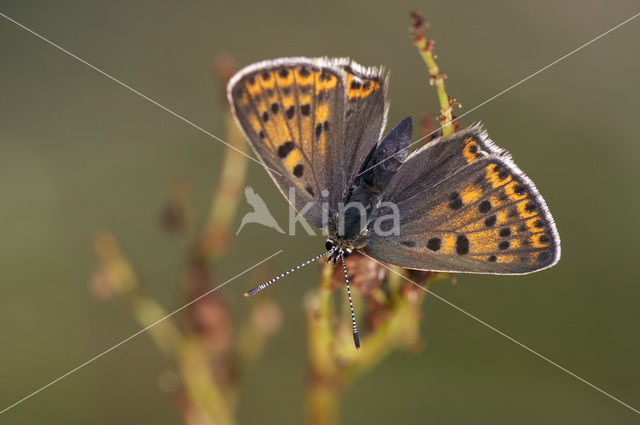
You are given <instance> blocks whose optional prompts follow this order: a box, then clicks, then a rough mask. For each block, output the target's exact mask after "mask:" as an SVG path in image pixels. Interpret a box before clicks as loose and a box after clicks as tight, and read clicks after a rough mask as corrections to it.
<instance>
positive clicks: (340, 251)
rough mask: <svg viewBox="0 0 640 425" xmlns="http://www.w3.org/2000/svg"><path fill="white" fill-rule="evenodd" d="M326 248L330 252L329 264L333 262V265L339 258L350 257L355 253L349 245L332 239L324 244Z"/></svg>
mask: <svg viewBox="0 0 640 425" xmlns="http://www.w3.org/2000/svg"><path fill="white" fill-rule="evenodd" d="M324 247H325V248H326V249H327V251H328V252H329V258H328V260H327V262H328V263H330V262H332V261H333V264H335V263H336V261H337V260H338V258H340V257H343V258H344V257H348V256H349V254H351V253H352V252H353V247H352V246H349V244H347V243H345V242H344V241H342V240H340V239H331V238H328V239H327V241H326V242H325V244H324Z"/></svg>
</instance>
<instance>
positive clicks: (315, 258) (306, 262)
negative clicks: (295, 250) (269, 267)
mask: <svg viewBox="0 0 640 425" xmlns="http://www.w3.org/2000/svg"><path fill="white" fill-rule="evenodd" d="M333 251H334V250H333V249H332V250H330V251H327V252H323V253H322V254H320V255H316V256H315V257H313V258H311V259H309V260H307V261H305V262H304V263H302V264H299V265H297V266H295V267H293V268H291V269H289V270H287V271H286V272H284V273H281V274H280V275H278V276H276V277H274V278H273V279H271V280H269V281H267V282H264V283H261V284H260V285H258V286H256V287H255V288H253V289H251V290H249V291H247V292H245V293H244V296H245V297H250V296H251V295H255V294H257V293H258V292H260V291H262V290H263V289H264V288H266V287H267V286H270V285H272V284H274V283H276V282H277V281H279V280H280V279H282V278H283V277H285V276H287V275H289V274H291V273H293V272H295V271H296V270H299V269H301V268H303V267H304V266H307V265H309V264H311V263H313V262H314V261H317V260H319V259H320V258H322V257H324V256H326V255H329V254H331V253H333Z"/></svg>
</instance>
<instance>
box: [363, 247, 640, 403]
mask: <svg viewBox="0 0 640 425" xmlns="http://www.w3.org/2000/svg"><path fill="white" fill-rule="evenodd" d="M360 252H361V253H362V254H364V255H366V256H367V257H369V258H371V259H372V260H373V261H375V262H376V263H378V264H380V265H381V266H382V267H384V268H385V269H387V270H389V271H391V272H393V273H395V274H397V275H398V276H400V277H402V278H403V279H405V280H406V281H407V282H410V283H412V284H414V285H415V286H417V287H418V288H420V289H422V290H423V291H425V292H427V293H429V295H432V296H434V297H436V298H437V299H439V300H440V301H442V302H443V303H445V304H447V305H449V306H450V307H453V308H455V309H456V310H458V311H459V312H460V313H463V314H465V315H466V316H468V317H470V318H472V319H473V320H475V321H476V322H478V323H480V324H482V325H484V326H486V327H487V328H489V329H491V330H492V331H494V332H495V333H497V334H499V335H502V336H503V337H505V338H507V339H508V340H509V341H511V342H513V343H515V344H517V345H519V346H520V347H522V348H524V349H525V350H527V351H528V352H530V353H531V354H534V355H535V356H537V357H539V358H541V359H542V360H544V361H546V362H547V363H550V364H552V365H553V366H555V367H557V368H558V369H560V370H562V371H563V372H565V373H567V374H569V375H571V376H573V377H574V378H576V379H577V380H579V381H581V382H582V383H584V384H587V385H588V386H590V387H591V388H593V389H594V390H596V391H599V392H600V393H602V394H604V395H606V396H607V397H609V398H610V399H612V400H614V401H617V402H618V403H620V404H621V405H623V406H624V407H626V408H628V409H631V410H633V411H634V412H636V413H638V414H640V411H639V410H637V409H635V408H634V407H632V406H629V405H628V404H627V403H625V402H624V401H622V400H620V399H619V398H616V397H614V396H612V395H611V394H609V393H608V392H606V391H605V390H603V389H601V388H599V387H596V386H595V385H593V384H592V383H591V382H589V381H587V380H586V379H584V378H581V377H579V376H578V375H576V374H575V373H573V372H571V371H570V370H569V369H567V368H565V367H562V366H560V365H559V364H558V363H556V362H554V361H553V360H551V359H549V358H548V357H545V356H543V355H542V354H540V353H538V352H537V351H535V350H533V349H532V348H529V347H527V346H526V345H524V344H523V343H521V342H520V341H518V340H517V339H515V338H512V337H510V336H509V335H507V334H506V333H504V332H502V331H501V330H499V329H496V328H495V327H493V326H491V325H490V324H488V323H487V322H485V321H484V320H481V319H479V318H478V317H476V316H474V315H473V314H471V313H469V312H468V311H466V310H464V309H462V308H460V307H458V306H457V305H455V304H454V303H452V302H451V301H449V300H447V299H445V298H443V297H441V296H440V295H438V294H436V293H435V292H433V291H430V290H428V289H427V288H425V287H423V286H421V285H420V284H418V283H416V282H414V281H413V280H411V279H409V278H408V277H406V276H405V275H403V274H402V273H398V272H397V271H395V270H393V269H392V268H391V267H389V266H387V265H386V264H383V263H381V262H380V261H378V260H376V259H375V258H373V257H372V256H370V255H367V254H366V253H365V252H363V251H362V250H360Z"/></svg>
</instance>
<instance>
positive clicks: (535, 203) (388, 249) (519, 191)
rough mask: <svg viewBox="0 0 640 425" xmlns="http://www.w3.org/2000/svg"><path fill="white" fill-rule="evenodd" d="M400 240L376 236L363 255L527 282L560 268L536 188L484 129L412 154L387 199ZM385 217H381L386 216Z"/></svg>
mask: <svg viewBox="0 0 640 425" xmlns="http://www.w3.org/2000/svg"><path fill="white" fill-rule="evenodd" d="M383 198H384V200H385V201H389V202H392V203H394V204H395V205H397V207H398V210H399V212H400V223H399V224H400V226H399V235H388V236H380V235H377V234H376V232H370V237H369V242H368V244H367V245H366V246H365V248H364V249H365V251H366V252H368V253H369V254H370V255H372V256H373V257H376V258H378V259H381V260H383V261H387V262H390V263H393V264H397V265H400V266H403V267H407V268H413V269H423V270H441V271H453V272H473V273H495V274H521V273H529V272H533V271H536V270H539V269H543V268H546V267H550V266H551V265H553V264H555V262H557V260H558V258H559V255H560V241H559V237H558V234H557V231H556V229H555V225H554V222H553V219H552V218H551V215H550V214H549V212H548V209H547V207H546V204H545V202H544V200H543V199H542V197H541V196H540V195H539V194H538V191H537V190H536V188H535V186H534V185H533V183H532V182H531V180H529V179H528V178H527V177H526V176H525V175H524V173H522V171H520V170H519V169H518V167H517V166H516V165H515V164H514V163H513V161H512V160H511V158H510V157H509V155H508V154H507V153H506V152H505V151H502V150H500V149H499V148H497V147H496V146H495V145H493V143H492V142H491V141H490V140H489V139H488V137H487V136H486V133H484V132H483V131H482V130H481V129H480V128H479V127H472V128H470V129H467V130H463V131H462V132H459V133H457V134H455V135H453V136H451V137H449V138H446V139H439V140H437V141H434V142H432V143H430V144H427V145H426V146H425V147H423V148H422V149H419V150H418V151H416V152H414V153H413V154H411V155H410V156H409V157H408V158H407V159H406V160H405V162H404V163H403V165H402V166H401V167H400V169H399V170H398V172H397V174H396V175H395V176H394V177H393V178H392V180H391V182H390V183H389V186H388V188H387V191H386V192H385V194H384V196H383ZM388 213H389V212H388V211H385V210H384V209H381V211H379V212H378V215H382V214H388Z"/></svg>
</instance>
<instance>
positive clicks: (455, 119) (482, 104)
mask: <svg viewBox="0 0 640 425" xmlns="http://www.w3.org/2000/svg"><path fill="white" fill-rule="evenodd" d="M638 16H640V12H639V13H636V14H635V15H633V16H632V17H630V18H629V19H626V20H624V21H623V22H620V23H619V24H618V25H616V26H615V27H613V28H611V29H609V30H608V31H605V32H603V33H602V34H600V35H599V36H597V37H595V38H593V39H591V40H589V41H587V42H586V43H584V44H583V45H581V46H580V47H577V48H575V49H573V50H572V51H570V52H569V53H567V54H566V55H564V56H562V57H559V58H558V59H556V60H554V61H553V62H551V63H550V64H549V65H547V66H544V67H542V68H540V69H539V70H537V71H536V72H534V73H533V74H530V75H529V76H527V77H525V78H523V79H522V80H520V81H518V82H517V83H515V84H512V85H511V86H509V87H507V88H506V89H504V90H502V91H501V92H500V93H498V94H496V95H493V96H491V97H490V98H488V99H487V100H485V101H484V102H482V103H480V104H478V105H476V106H474V107H473V108H471V109H469V110H468V111H466V112H465V113H463V114H461V115H460V116H459V117H456V118H454V119H453V121H458V120H460V119H461V118H462V117H464V116H466V115H468V114H470V113H472V112H473V111H475V110H476V109H478V108H481V107H483V106H484V105H486V104H487V103H489V102H491V101H492V100H494V99H496V98H498V97H500V96H502V95H503V94H505V93H506V92H508V91H509V90H511V89H514V88H516V87H518V86H519V85H520V84H522V83H524V82H525V81H528V80H530V79H531V78H533V77H535V76H536V75H538V74H540V73H541V72H544V71H546V70H547V69H549V68H551V67H552V66H553V65H555V64H557V63H558V62H560V61H562V60H564V59H566V58H568V57H569V56H571V55H573V54H574V53H576V52H578V51H580V50H582V49H584V48H585V47H587V46H588V45H590V44H592V43H594V42H596V41H598V40H600V39H601V38H602V37H604V36H605V35H607V34H609V33H611V32H613V31H615V30H617V29H618V28H620V27H621V26H623V25H624V24H626V23H629V22H631V21H632V20H634V19H635V18H637V17H638ZM442 128H443V126H440V127H439V128H437V129H435V130H433V131H432V132H431V133H429V134H427V135H425V136H422V137H421V138H419V139H418V140H416V141H415V142H412V143H411V144H410V145H409V146H407V147H406V148H404V149H402V150H400V151H398V152H396V153H394V154H393V155H391V156H389V157H387V158H385V159H383V160H381V161H380V162H378V163H376V164H373V165H372V166H371V167H369V168H367V169H366V170H364V171H362V172H361V173H360V174H358V176H359V175H361V174H364V173H366V172H367V171H369V170H371V169H372V168H375V167H377V166H378V165H380V164H382V163H383V162H385V161H387V160H389V159H391V158H393V157H394V156H396V155H398V154H399V153H401V152H404V151H406V150H407V149H409V148H410V147H411V146H413V145H415V144H416V143H418V142H421V141H423V140H424V139H426V138H427V137H429V136H432V135H434V134H436V133H437V132H438V131H440V130H442Z"/></svg>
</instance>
